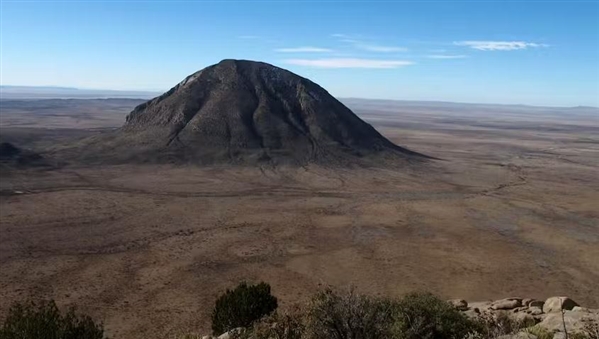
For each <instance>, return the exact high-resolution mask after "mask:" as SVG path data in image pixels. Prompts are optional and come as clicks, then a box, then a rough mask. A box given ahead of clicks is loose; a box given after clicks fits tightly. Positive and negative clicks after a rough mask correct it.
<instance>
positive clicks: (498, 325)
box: [477, 312, 553, 339]
mask: <svg viewBox="0 0 599 339" xmlns="http://www.w3.org/2000/svg"><path fill="white" fill-rule="evenodd" d="M477 321H478V324H479V327H480V334H481V335H482V337H483V338H485V339H487V338H497V337H499V336H503V335H508V334H515V333H518V332H519V331H520V330H521V329H524V328H528V327H530V326H532V325H534V323H532V324H529V323H525V322H520V321H518V320H517V319H515V318H513V317H511V316H510V315H509V314H508V313H507V312H499V313H497V314H491V313H484V314H481V315H480V316H479V318H478V319H477ZM531 331H534V333H533V332H528V333H530V334H533V335H536V336H537V337H539V339H541V338H545V339H547V338H546V335H545V333H544V332H543V329H541V328H535V329H534V330H531ZM551 338H553V335H551V337H550V338H549V339H551Z"/></svg>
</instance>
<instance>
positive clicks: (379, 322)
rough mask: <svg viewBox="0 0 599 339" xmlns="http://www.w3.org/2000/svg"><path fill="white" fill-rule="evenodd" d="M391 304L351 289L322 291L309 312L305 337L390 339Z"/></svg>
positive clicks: (392, 310)
mask: <svg viewBox="0 0 599 339" xmlns="http://www.w3.org/2000/svg"><path fill="white" fill-rule="evenodd" d="M393 313H394V303H393V302H392V301H391V300H389V299H382V298H374V297H369V296H365V295H359V294H356V293H354V291H353V290H350V291H349V292H347V293H340V294H339V293H335V292H333V291H332V290H325V291H324V292H320V293H318V294H317V295H316V297H315V298H314V299H313V300H312V303H311V304H310V307H309V310H308V324H307V337H308V338H314V339H320V338H327V339H355V338H360V339H379V338H391V325H392V323H393V321H392V320H393Z"/></svg>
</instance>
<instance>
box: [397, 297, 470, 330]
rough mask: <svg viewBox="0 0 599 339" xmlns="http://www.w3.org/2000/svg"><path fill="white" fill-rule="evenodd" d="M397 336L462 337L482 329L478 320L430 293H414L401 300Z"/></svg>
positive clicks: (398, 309) (398, 308)
mask: <svg viewBox="0 0 599 339" xmlns="http://www.w3.org/2000/svg"><path fill="white" fill-rule="evenodd" d="M393 327H394V329H393V333H394V335H393V338H397V339H429V338H430V339H462V338H468V337H470V336H474V335H476V334H477V333H479V329H480V327H479V325H478V323H476V322H474V321H472V320H470V319H468V317H466V316H465V315H463V314H462V313H461V312H460V311H458V310H456V309H455V308H454V307H453V306H451V305H450V304H449V303H448V302H446V301H443V300H441V299H439V298H437V297H436V296H434V295H433V294H430V293H411V294H408V295H406V296H404V297H403V298H402V299H400V300H399V301H398V302H397V308H396V313H395V323H394V326H393Z"/></svg>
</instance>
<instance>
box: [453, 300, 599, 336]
mask: <svg viewBox="0 0 599 339" xmlns="http://www.w3.org/2000/svg"><path fill="white" fill-rule="evenodd" d="M449 302H450V303H451V304H452V305H454V306H455V307H456V309H458V310H460V311H462V312H464V314H465V315H467V316H468V317H471V318H482V317H495V318H497V317H499V316H500V315H507V316H509V317H510V318H511V319H513V320H514V321H516V322H518V323H519V324H522V325H523V326H524V327H527V328H525V329H523V331H522V332H520V333H517V334H513V335H505V336H501V337H500V338H502V339H536V338H537V337H536V336H535V335H534V334H533V333H534V332H535V331H534V330H533V328H534V329H536V330H540V331H545V332H548V333H551V334H553V338H554V339H561V338H565V333H566V332H567V333H570V334H572V333H580V332H582V331H584V330H585V328H586V326H587V325H588V324H591V323H594V324H597V328H598V329H599V309H589V308H584V307H580V306H579V305H578V304H577V303H576V302H575V301H574V300H572V299H570V298H568V297H551V298H548V299H547V300H545V301H540V300H534V299H522V298H506V299H501V300H495V301H485V302H471V303H468V302H466V301H464V300H459V301H456V300H449ZM464 303H465V304H464Z"/></svg>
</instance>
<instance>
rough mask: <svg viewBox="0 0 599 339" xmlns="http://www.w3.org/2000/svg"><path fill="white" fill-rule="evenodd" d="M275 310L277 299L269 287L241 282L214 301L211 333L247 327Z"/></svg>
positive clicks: (263, 284) (264, 284)
mask: <svg viewBox="0 0 599 339" xmlns="http://www.w3.org/2000/svg"><path fill="white" fill-rule="evenodd" d="M276 308H277V298H275V297H274V296H272V295H271V294H270V285H268V284H266V283H263V282H262V283H259V284H257V285H248V284H247V283H245V282H242V283H241V284H239V286H237V287H236V288H235V289H234V290H227V291H226V292H225V294H223V295H221V296H220V297H219V298H218V299H217V300H216V305H215V306H214V310H213V311H212V331H213V332H214V334H216V335H218V334H222V333H224V332H227V331H229V330H232V329H234V328H237V327H249V326H250V325H252V323H253V322H254V321H256V320H258V319H260V318H262V317H263V316H265V315H269V314H271V313H272V312H273V311H274V310H275V309H276Z"/></svg>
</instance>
